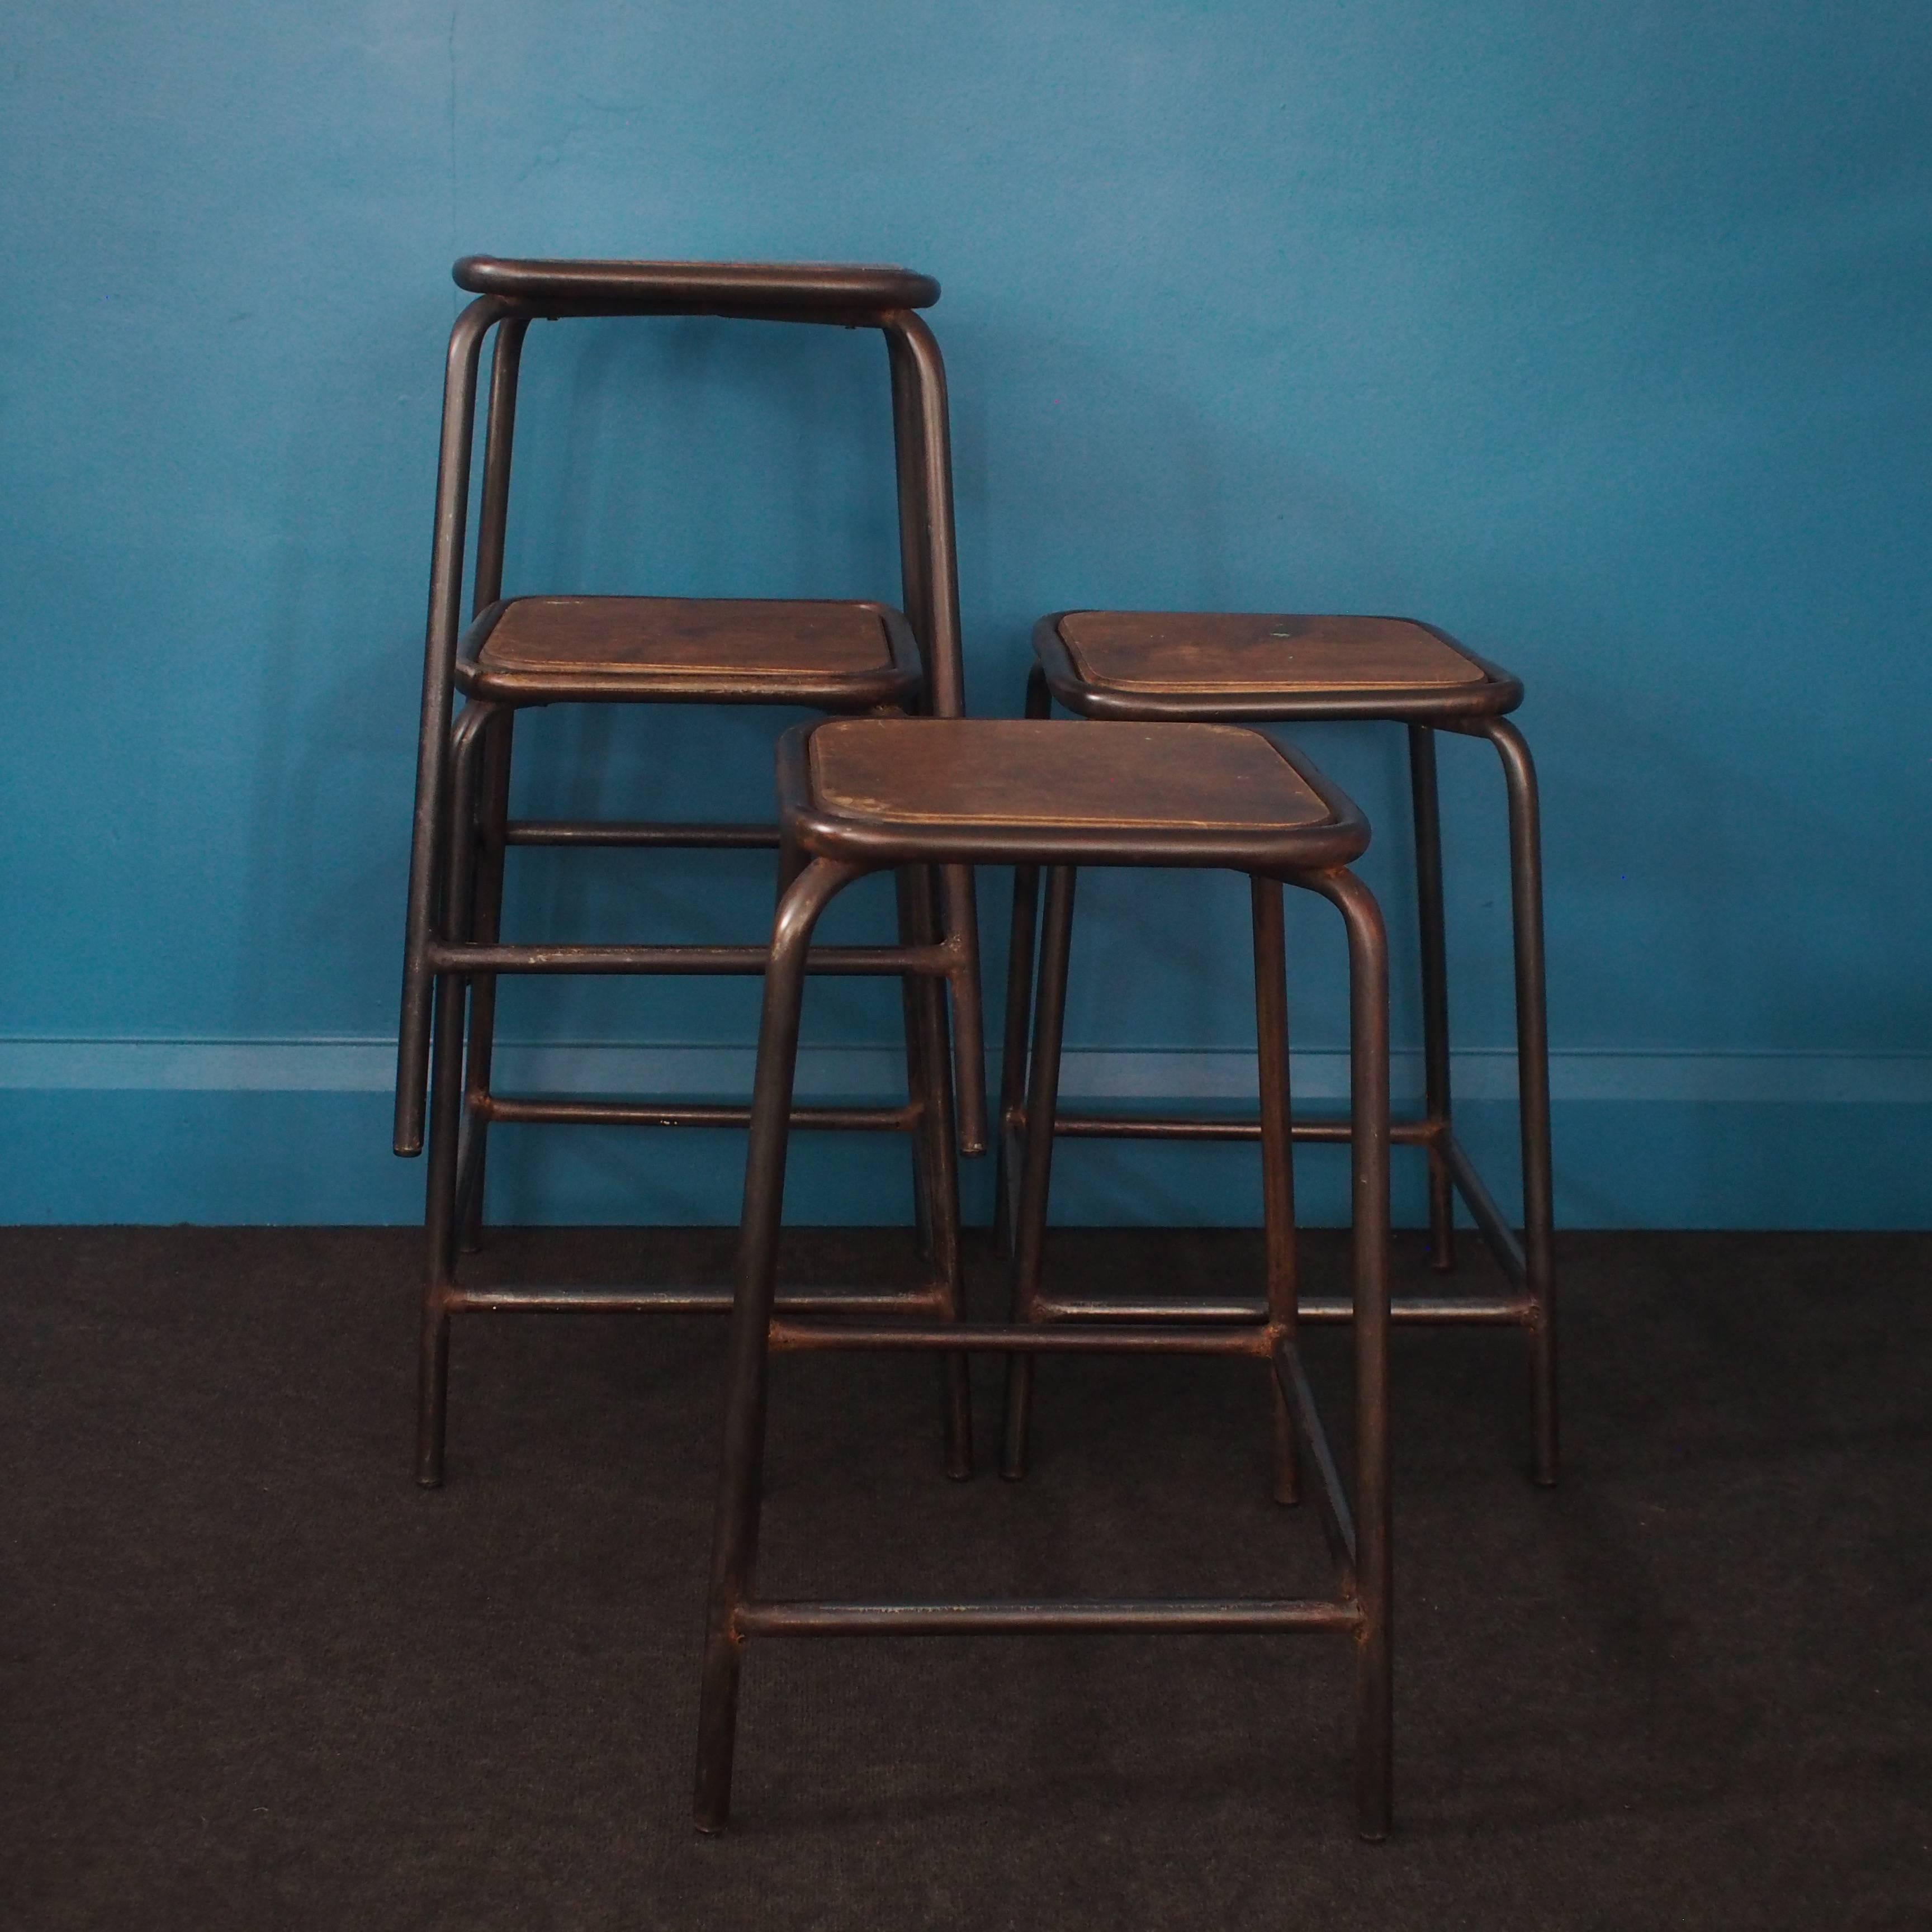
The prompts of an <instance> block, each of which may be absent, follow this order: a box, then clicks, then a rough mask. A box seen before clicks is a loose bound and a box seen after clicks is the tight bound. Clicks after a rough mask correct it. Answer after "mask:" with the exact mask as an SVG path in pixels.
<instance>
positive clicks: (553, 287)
mask: <svg viewBox="0 0 1932 1932" xmlns="http://www.w3.org/2000/svg"><path fill="white" fill-rule="evenodd" d="M455 278H456V281H457V283H458V285H459V286H460V287H463V288H464V289H466V290H469V291H471V292H472V293H473V294H475V296H476V297H477V299H476V300H475V302H472V303H471V304H470V305H469V307H468V308H466V309H465V310H464V311H463V314H461V315H460V317H458V320H457V323H456V326H455V329H454V331H453V332H452V335H451V337H450V342H449V360H448V365H447V374H446V381H445V385H444V390H443V450H442V456H441V459H440V468H439V471H438V474H437V508H436V540H435V546H434V551H433V553H432V561H431V576H430V607H429V636H428V652H427V655H426V658H425V665H424V670H423V700H422V736H421V739H420V741H419V747H418V753H417V766H416V829H415V837H414V841H413V844H412V847H411V850H410V892H409V921H408V932H407V941H406V944H405V948H404V968H403V1006H402V1025H401V1039H400V1042H399V1045H398V1061H397V1079H396V1127H395V1148H396V1151H397V1153H398V1154H418V1153H420V1152H421V1151H422V1148H423V1145H424V1133H425V1088H426V1087H427V1088H428V1145H429V1156H430V1157H429V1163H428V1187H427V1194H428V1204H427V1208H426V1213H425V1219H426V1223H427V1229H428V1270H427V1277H426V1280H425V1288H424V1295H423V1310H422V1342H421V1357H420V1380H419V1428H418V1436H417V1461H416V1472H417V1480H418V1481H419V1482H421V1483H422V1484H426V1485H434V1484H437V1483H439V1482H440V1481H441V1480H442V1478H443V1437H444V1415H445V1409H446V1392H447V1387H448V1378H449V1322H450V1318H451V1316H452V1315H454V1314H456V1313H458V1312H460V1311H465V1310H475V1309H496V1310H541V1309H559V1310H616V1309H635V1310H651V1309H655V1310H694V1309H715V1310H720V1311H722V1310H725V1309H727V1308H728V1307H730V1304H731V1298H730V1294H729V1292H727V1291H725V1290H724V1289H646V1288H615V1289H606V1288H599V1289H594V1290H593V1289H580V1288H573V1287H537V1286H532V1287H518V1288H494V1289H469V1288H466V1287H463V1286H460V1285H459V1284H458V1280H457V1278H456V1277H457V1255H458V1249H459V1247H461V1246H463V1245H466V1244H467V1245H470V1246H473V1245H474V1244H475V1238H476V1235H477V1232H478V1227H479V1226H480V1222H481V1213H482V1201H483V1174H484V1153H485V1151H486V1148H487V1136H488V1133H489V1129H490V1124H491V1123H492V1122H493V1121H522V1122H533V1123H550V1124H600V1125H613V1124H615V1125H623V1126H634V1127H648V1126H660V1127H742V1126H744V1125H745V1124H746V1123H747V1122H748V1120H749V1119H750V1110H749V1109H748V1108H746V1107H742V1106H688V1105H682V1104H678V1105H670V1104H658V1103H650V1102H646V1101H634V1102H631V1101H626V1102H614V1101H603V1100H580V1099H574V1098H569V1097H557V1096H551V1095H546V1096H543V1097H529V1098H515V1097H509V1096H506V1095H502V1094H496V1093H494V1092H493V1091H491V1088H490V1054H491V1046H492V1041H493V1034H494V1028H495V1022H496V976H497V975H498V974H502V973H538V974H571V973H586V974H645V975H648V974H760V973H762V972H763V971H764V969H765V961H766V948H765V947H763V946H762V945H756V946H609V945H605V946H583V945H567V946H565V945H541V944H539V945H526V944H518V945H511V944H502V943H501V941H500V940H499V917H500V914H501V910H502V886H503V866H504V860H505V855H506V853H507V851H508V848H509V847H511V846H513V845H540V846H551V847H570V848H577V847H589V846H622V847H631V848H635V849H643V850H667V849H671V848H679V847H682V848H692V847H697V848H721V849H743V848H746V847H753V848H755V847H778V846H779V845H780V843H781V839H780V834H779V832H778V828H777V827H776V826H772V825H764V824H700V823H673V824H657V823H631V822H625V823H611V822H583V821H577V820H547V821H541V822H538V821H517V820H511V818H510V817H509V816H508V811H509V784H510V756H511V726H512V724H513V721H514V718H515V715H516V713H517V711H518V710H519V709H521V708H522V707H523V706H526V705H541V704H550V703H589V704H658V703H682V704H765V705H788V706H799V705H805V706H811V707H814V708H815V709H820V710H823V711H827V712H892V711H922V712H932V713H935V714H936V715H939V716H942V717H956V716H958V715H959V714H960V713H961V712H962V709H964V706H965V689H964V682H963V678H962V670H961V664H960V651H959V598H958V593H957V589H956V571H955V562H954V550H953V493H952V481H951V457H950V449H949V444H948V431H947V401H946V375H945V369H944V365H943V364H942V362H941V359H940V354H939V348H938V344H936V343H935V341H934V340H933V338H932V332H931V331H930V330H929V329H927V327H926V325H925V323H923V322H922V321H921V320H920V319H919V317H918V316H917V315H916V314H914V313H913V311H915V310H916V309H919V308H926V307H929V306H930V305H932V303H933V302H936V301H938V299H939V285H938V284H937V283H936V282H935V281H932V280H931V279H930V278H929V277H926V276H924V275H914V274H913V273H911V272H910V271H908V270H906V269H891V268H842V267H834V266H820V265H814V266H807V267H793V266H783V265H772V264H766V263H689V262H681V263H661V262H516V261H499V260H492V259H490V258H488V257H469V258H466V260H462V261H460V262H458V263H457V265H456V268H455ZM613 315H634V316H645V315H666V316H669V315H706V316H721V317H740V318H745V319H752V320H765V321H782V322H797V323H817V324H819V325H821V326H840V327H844V328H847V329H859V328H865V329H877V330H878V331H880V333H881V334H882V335H883V336H884V338H885V340H886V351H887V356H888V361H889V368H890V374H891V382H892V423H893V430H894V440H895V452H896V463H897V471H898V514H899V548H900V559H901V573H902V575H903V578H904V585H903V601H904V605H905V614H904V616H901V614H900V613H898V611H896V610H890V609H888V608H887V607H885V606H884V605H883V604H875V603H870V602H862V601H861V602H852V603H832V602H824V601H808V602H793V603H784V602H764V601H739V600H728V601H727V600H697V599H688V598H649V597H517V598H509V599H508V600H505V599H504V598H502V579H503V545H504V529H505V520H506V517H507V514H508V505H509V491H510V454H511V439H512V434H513V431H514V420H515V413H516V400H517V368H518V363H519V360H520V356H521V354H522V350H523V335H524V332H525V331H526V329H527V328H528V327H529V324H530V323H531V322H532V320H534V319H535V318H537V317H550V318H556V317H562V316H613ZM491 329H495V330H496V348H495V353H494V355H493V359H492V362H491V367H490V400H489V410H488V416H487V429H486V432H485V440H484V457H483V481H482V489H481V501H480V505H479V508H478V517H477V537H476V565H475V582H474V585H473V595H472V600H471V610H472V617H471V621H470V622H469V625H468V628H464V626H463V621H462V599H463V545H464V535H465V529H466V523H467V521H468V517H469V460H470V445H471V441H472V432H473V429H474V426H475V404H476V383H477V369H478V362H479V360H480V358H481V350H482V344H483V338H484V336H485V335H487V334H488V333H489V332H490V330H491ZM453 691H460V692H461V693H462V694H463V699H464V705H463V710H462V712H461V713H460V715H458V717H457V718H456V720H455V724H454V726H452V723H451V715H450V713H451V705H452V692H453ZM782 862H783V861H782V859H781V864H782ZM972 890H973V888H972V877H971V873H970V872H969V871H968V870H967V869H966V868H965V867H964V866H955V867H953V868H949V869H948V870H947V871H944V873H942V874H940V876H939V878H938V889H937V892H935V886H934V877H933V874H932V872H931V871H929V869H926V868H922V867H919V866H913V867H909V868H905V869H904V870H902V871H901V873H900V874H899V877H898V895H899V896H898V916H899V935H898V944H897V945H896V946H891V947H823V948H821V949H820V950H819V951H818V952H817V953H814V955H813V956H812V958H811V961H810V962H809V968H808V970H810V971H814V972H821V973H845V974H883V975H891V976H901V977H903V979H904V995H905V1014H906V1045H907V1085H908V1094H907V1101H906V1104H905V1105H904V1106H900V1107H837V1108H830V1107H817V1108H803V1109H799V1112H798V1113H797V1114H796V1116H795V1117H794V1118H795V1121H796V1124H797V1125H799V1126H800V1127H820V1128H837V1129H842V1130H870V1131H888V1132H896V1133H906V1134H908V1135H910V1136H911V1137H912V1139H913V1184H914V1192H915V1196H916V1202H917V1206H918V1211H919V1220H920V1224H921V1229H922V1235H923V1237H924V1241H925V1246H926V1250H927V1253H928V1254H929V1257H930V1259H931V1260H932V1273H933V1277H934V1279H933V1280H932V1283H930V1285H929V1286H927V1287H926V1288H925V1289H922V1290H920V1291H919V1292H916V1293H914V1294H911V1295H907V1296H904V1297H896V1298H894V1299H893V1301H892V1304H891V1305H892V1307H896V1308H897V1309H898V1310H900V1311H901V1312H903V1313H924V1314H927V1315H932V1316H939V1317H941V1318H942V1319H956V1316H957V1315H958V1313H959V1284H960V1270H959V1214H958V1208H957V1198H956V1178H955V1173H954V1169H955V1156H956V1148H955V1146H954V1142H953V1126H954V1124H953V1094H952V1088H953V1079H952V1077H951V1073H950V1070H949V1067H948V1064H947V1014H946V995H945V992H944V990H943V989H942V988H941V985H940V982H941V980H944V982H945V983H946V985H947V986H950V989H951V992H952V998H953V1042H952V1051H953V1065H954V1066H955V1067H956V1068H957V1070H958V1075H959V1078H958V1082H957V1091H958V1106H959V1122H958V1125H959V1139H960V1141H961V1142H962V1143H963V1145H965V1148H966V1151H968V1152H969V1153H978V1152H980V1151H982V1149H983V1148H984V1146H985V1144H986V1101H985V1096H984V1091H983V1087H984V1049H983V1046H982V1043H981V1042H982V1031H981V1023H980V1000H979V978H978V974H979V965H978V952H977V941H976V938H975V929H974V912H973V898H972ZM935 901H936V902H937V903H935ZM466 1007H467V1019H468V1040H467V1049H468V1050H467V1055H466V1053H465V1039H464V1031H465V1010H466ZM432 1008H433V1009H434V1040H435V1072H434V1079H433V1081H432V1080H431V1075H430V1052H431V1019H432ZM466 1063H467V1064H466ZM465 1238H467V1241H465ZM789 1305H790V1306H791V1307H793V1308H796V1309H797V1310H801V1311H803V1310H807V1309H810V1310H820V1311H823V1310H836V1309H838V1308H841V1307H848V1306H850V1307H856V1308H858V1309H859V1310H868V1309H869V1310H876V1309H877V1307H879V1305H880V1304H879V1303H878V1301H877V1299H876V1298H863V1297H860V1298H856V1300H855V1299H854V1298H843V1297H840V1296H837V1295H813V1296H809V1297H805V1296H801V1297H798V1298H792V1299H791V1301H790V1304H789ZM945 1403H946V1415H947V1463H948V1466H949V1468H950V1470H951V1471H952V1472H953V1473H954V1474H956V1475H962V1476H963V1475H967V1474H968V1473H970V1470H971V1454H972V1452H971V1434H970V1429H971V1420H970V1415H969V1412H968V1400H967V1390H966V1376H965V1359H964V1358H963V1357H962V1358H955V1359H954V1360H953V1361H952V1362H951V1363H950V1364H948V1365H947V1394H946V1397H945Z"/></svg>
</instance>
